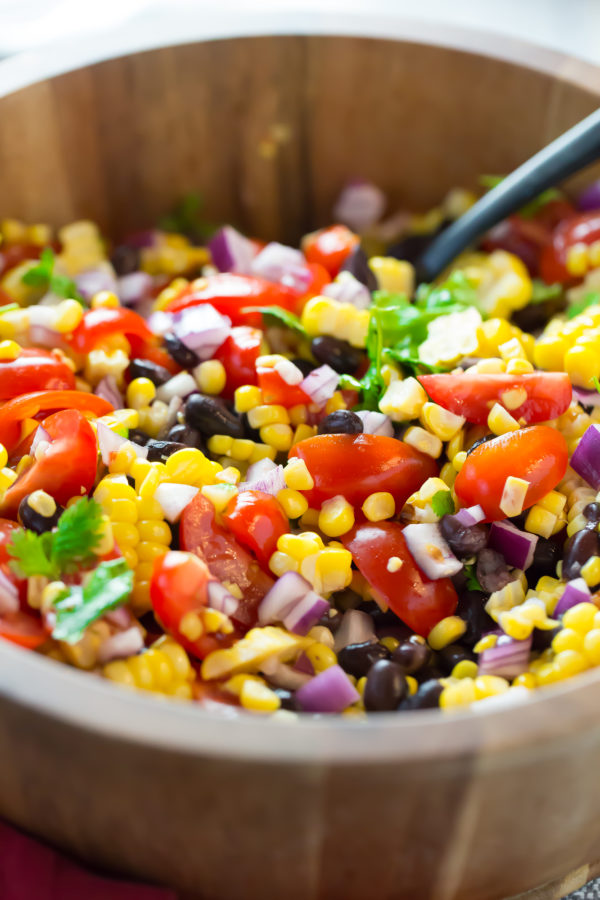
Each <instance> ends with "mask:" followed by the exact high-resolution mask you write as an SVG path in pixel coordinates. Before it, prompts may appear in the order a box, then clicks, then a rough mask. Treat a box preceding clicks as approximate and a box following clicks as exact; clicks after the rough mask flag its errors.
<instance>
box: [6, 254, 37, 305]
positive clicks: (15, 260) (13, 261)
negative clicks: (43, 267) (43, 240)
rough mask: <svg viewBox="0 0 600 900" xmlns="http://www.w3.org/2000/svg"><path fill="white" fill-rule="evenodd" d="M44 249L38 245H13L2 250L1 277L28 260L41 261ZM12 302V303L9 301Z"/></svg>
mask: <svg viewBox="0 0 600 900" xmlns="http://www.w3.org/2000/svg"><path fill="white" fill-rule="evenodd" d="M41 252H42V248H41V247H40V246H38V245H37V244H11V245H10V246H9V247H2V249H1V250H0V275H4V273H5V272H8V270H9V269H14V267H15V266H18V265H19V264H20V263H22V262H25V260H26V259H39V258H40V253H41ZM7 302H10V301H7Z"/></svg>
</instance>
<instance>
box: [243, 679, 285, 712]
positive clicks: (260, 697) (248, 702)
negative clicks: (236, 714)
mask: <svg viewBox="0 0 600 900" xmlns="http://www.w3.org/2000/svg"><path fill="white" fill-rule="evenodd" d="M240 703H241V705H242V706H243V707H244V709H249V710H252V712H258V713H272V712H275V711H276V710H278V709H279V707H280V706H281V700H280V699H279V697H278V696H277V694H276V693H275V691H272V690H271V688H270V687H268V686H267V685H266V684H265V683H264V682H262V681H258V680H254V679H246V680H245V681H244V684H243V685H242V689H241V691H240Z"/></svg>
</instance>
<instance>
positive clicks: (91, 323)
mask: <svg viewBox="0 0 600 900" xmlns="http://www.w3.org/2000/svg"><path fill="white" fill-rule="evenodd" d="M115 334H123V335H125V337H126V338H127V339H128V340H129V342H130V343H131V349H132V351H133V352H134V353H135V354H136V355H137V354H138V352H139V351H141V348H142V347H143V346H144V345H145V344H153V343H156V336H155V335H154V334H153V333H152V332H151V331H150V329H149V328H148V326H147V325H146V322H145V321H144V319H142V317H141V316H140V315H138V313H136V312H134V311H133V310H132V309H125V307H122V306H121V307H118V308H117V309H108V308H103V307H102V308H99V309H88V310H87V312H85V313H84V314H83V319H82V320H81V322H80V323H79V325H78V326H77V328H76V329H75V331H74V332H73V333H72V334H71V335H69V336H68V338H67V340H68V343H69V344H70V345H71V347H72V348H73V350H75V352H76V353H89V352H90V350H93V349H94V347H95V346H96V345H97V344H99V343H101V342H102V341H105V340H106V339H107V338H110V337H112V336H113V335H115Z"/></svg>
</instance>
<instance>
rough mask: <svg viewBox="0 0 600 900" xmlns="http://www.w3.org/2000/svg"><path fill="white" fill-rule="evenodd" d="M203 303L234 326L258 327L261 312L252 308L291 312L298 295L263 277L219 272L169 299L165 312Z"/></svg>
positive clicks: (294, 307)
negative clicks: (278, 308)
mask: <svg viewBox="0 0 600 900" xmlns="http://www.w3.org/2000/svg"><path fill="white" fill-rule="evenodd" d="M203 303H210V304H211V306H214V307H215V309H216V310H218V311H219V312H220V313H221V314H222V315H224V316H229V318H230V319H231V321H232V323H233V324H234V325H255V324H257V325H260V324H261V320H262V317H261V315H260V313H256V312H252V308H253V307H256V306H283V307H284V309H288V310H291V311H294V310H295V309H296V307H297V304H298V294H297V293H296V292H295V291H293V290H292V289H291V288H289V287H286V286H285V285H282V284H275V282H273V281H267V280H266V279H264V278H257V277H255V276H250V275H236V274H234V273H233V272H220V273H219V274H218V275H210V276H209V277H208V278H201V279H198V281H196V282H192V284H191V285H190V286H189V287H188V288H185V289H184V290H183V291H182V292H181V294H180V295H179V296H178V297H175V299H174V300H171V302H170V303H169V304H168V306H167V311H168V312H173V313H176V312H181V310H183V309H189V308H190V307H191V306H201V305H202V304H203Z"/></svg>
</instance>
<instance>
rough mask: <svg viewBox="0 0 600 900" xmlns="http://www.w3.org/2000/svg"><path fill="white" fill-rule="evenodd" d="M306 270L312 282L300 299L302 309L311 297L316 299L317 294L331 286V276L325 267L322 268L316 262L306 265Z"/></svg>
mask: <svg viewBox="0 0 600 900" xmlns="http://www.w3.org/2000/svg"><path fill="white" fill-rule="evenodd" d="M306 268H307V269H308V270H309V271H310V273H311V275H312V281H311V283H310V286H309V288H308V290H307V291H306V293H305V294H303V295H302V297H301V298H300V301H299V306H300V308H302V307H303V306H304V304H305V303H306V301H307V300H310V298H311V297H318V296H319V294H320V293H322V291H323V288H324V287H325V286H326V285H328V284H331V275H330V274H329V272H328V271H327V269H326V268H325V266H322V265H321V264H320V263H318V262H309V263H307V264H306Z"/></svg>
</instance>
